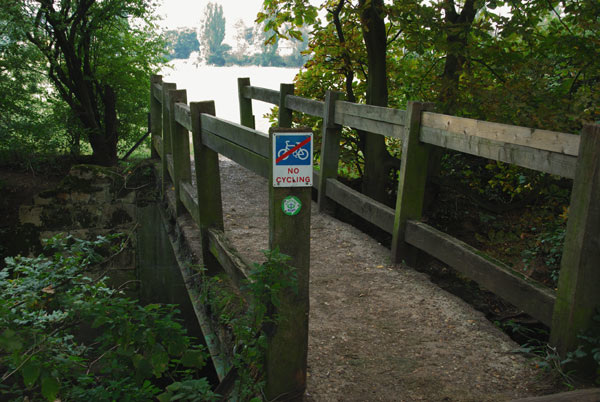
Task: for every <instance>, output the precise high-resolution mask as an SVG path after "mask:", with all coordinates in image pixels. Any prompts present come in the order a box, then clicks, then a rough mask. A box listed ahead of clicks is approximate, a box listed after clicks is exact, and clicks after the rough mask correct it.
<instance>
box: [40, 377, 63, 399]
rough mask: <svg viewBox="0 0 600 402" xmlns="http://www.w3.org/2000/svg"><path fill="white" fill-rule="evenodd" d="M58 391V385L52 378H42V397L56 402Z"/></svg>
mask: <svg viewBox="0 0 600 402" xmlns="http://www.w3.org/2000/svg"><path fill="white" fill-rule="evenodd" d="M59 389H60V383H59V382H58V380H57V379H56V378H54V377H52V376H47V377H43V378H42V395H43V396H44V398H46V399H47V400H49V401H51V402H54V401H55V400H56V395H58V390H59Z"/></svg>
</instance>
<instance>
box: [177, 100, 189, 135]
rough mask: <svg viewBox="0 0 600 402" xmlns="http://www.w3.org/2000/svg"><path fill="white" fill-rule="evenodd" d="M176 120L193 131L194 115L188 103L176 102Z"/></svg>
mask: <svg viewBox="0 0 600 402" xmlns="http://www.w3.org/2000/svg"><path fill="white" fill-rule="evenodd" d="M175 121H176V122H177V123H179V124H181V125H182V126H183V127H185V129H186V130H188V131H192V115H191V114H190V107H189V106H188V105H187V104H185V103H176V104H175Z"/></svg>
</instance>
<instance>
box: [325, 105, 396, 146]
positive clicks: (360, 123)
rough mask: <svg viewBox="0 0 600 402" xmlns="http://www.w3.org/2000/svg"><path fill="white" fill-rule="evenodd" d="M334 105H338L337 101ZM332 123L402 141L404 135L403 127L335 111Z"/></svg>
mask: <svg viewBox="0 0 600 402" xmlns="http://www.w3.org/2000/svg"><path fill="white" fill-rule="evenodd" d="M336 103H339V101H338V102H336ZM334 121H335V122H336V123H337V124H339V125H341V126H346V127H352V128H356V129H358V130H363V131H367V132H369V133H374V134H380V135H384V136H386V137H394V138H400V139H402V135H403V133H404V126H401V125H398V124H392V123H387V122H385V121H379V120H371V119H367V118H365V117H359V116H354V115H351V114H345V113H343V112H341V111H339V110H337V109H336V111H335V120H334Z"/></svg>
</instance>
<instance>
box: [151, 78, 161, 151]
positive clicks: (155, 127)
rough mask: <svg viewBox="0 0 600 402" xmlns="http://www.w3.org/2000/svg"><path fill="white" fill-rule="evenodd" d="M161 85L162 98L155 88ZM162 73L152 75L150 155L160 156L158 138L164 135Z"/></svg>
mask: <svg viewBox="0 0 600 402" xmlns="http://www.w3.org/2000/svg"><path fill="white" fill-rule="evenodd" d="M159 85H160V87H161V95H160V98H157V96H156V94H155V92H156V91H155V88H156V87H157V86H159ZM161 100H162V75H153V76H152V77H150V133H151V137H150V156H151V157H152V158H158V157H159V155H158V151H157V149H156V138H157V137H161V136H162V105H161Z"/></svg>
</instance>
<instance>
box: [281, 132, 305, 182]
mask: <svg viewBox="0 0 600 402" xmlns="http://www.w3.org/2000/svg"><path fill="white" fill-rule="evenodd" d="M312 160H313V134H312V132H279V133H278V132H275V133H273V187H312V174H313V167H312Z"/></svg>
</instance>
